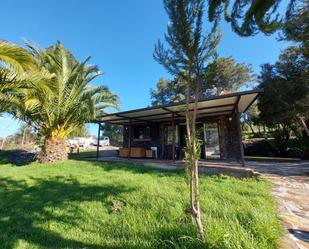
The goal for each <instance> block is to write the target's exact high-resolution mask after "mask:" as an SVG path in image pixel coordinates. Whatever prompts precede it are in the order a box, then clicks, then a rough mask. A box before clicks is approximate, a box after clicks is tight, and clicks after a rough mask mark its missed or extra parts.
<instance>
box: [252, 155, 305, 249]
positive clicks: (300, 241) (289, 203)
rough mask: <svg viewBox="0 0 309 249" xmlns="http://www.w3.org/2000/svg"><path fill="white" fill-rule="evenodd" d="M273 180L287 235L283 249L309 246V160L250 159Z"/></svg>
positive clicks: (258, 169) (254, 166)
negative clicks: (280, 161) (259, 160)
mask: <svg viewBox="0 0 309 249" xmlns="http://www.w3.org/2000/svg"><path fill="white" fill-rule="evenodd" d="M247 166H248V167H250V168H252V169H254V170H255V171H257V172H259V173H261V174H263V175H264V176H266V177H267V178H268V179H269V180H271V181H272V183H273V190H272V193H273V194H274V196H275V197H276V198H277V200H278V204H279V212H280V216H281V218H282V221H283V226H284V228H285V229H286V231H287V235H286V236H285V238H284V239H283V241H282V244H281V248H282V249H283V248H284V249H288V248H289V249H294V248H298V249H304V248H306V249H307V248H308V249H309V161H301V162H291V163H276V162H267V163H266V162H247Z"/></svg>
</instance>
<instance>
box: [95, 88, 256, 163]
mask: <svg viewBox="0 0 309 249" xmlns="http://www.w3.org/2000/svg"><path fill="white" fill-rule="evenodd" d="M260 92H261V91H260V90H251V91H243V92H237V93H229V94H224V95H220V96H215V97H209V98H206V99H202V100H200V101H199V102H198V113H197V124H196V125H197V127H196V128H197V130H198V136H199V138H200V140H201V141H202V149H201V158H203V159H223V160H236V161H240V162H243V161H244V151H243V144H242V134H241V128H240V114H241V113H243V112H245V111H246V110H247V109H248V108H249V107H250V105H251V104H252V103H253V102H254V101H255V100H256V98H257V97H258V95H259V93H260ZM193 105H194V103H191V104H190V105H189V108H191V109H193ZM185 110H186V104H185V103H173V104H168V105H160V106H152V107H147V108H142V109H136V110H130V111H124V112H118V113H112V114H107V115H104V116H102V117H101V118H100V119H99V120H96V122H97V123H98V124H99V127H102V124H103V123H110V124H118V125H123V126H124V129H123V130H124V132H123V136H124V139H123V140H124V142H123V148H120V149H119V156H122V157H152V158H158V159H169V160H176V159H182V158H183V157H184V148H185V143H186V142H185V137H186V126H185ZM100 130H101V129H100V128H99V134H98V137H100ZM98 144H99V143H98ZM149 152H150V153H149Z"/></svg>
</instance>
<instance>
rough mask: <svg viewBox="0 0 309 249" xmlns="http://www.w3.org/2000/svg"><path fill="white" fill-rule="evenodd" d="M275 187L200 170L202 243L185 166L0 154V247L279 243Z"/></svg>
mask: <svg viewBox="0 0 309 249" xmlns="http://www.w3.org/2000/svg"><path fill="white" fill-rule="evenodd" d="M0 156H1V155H0ZM2 156H3V155H2ZM270 189H271V185H270V183H269V182H267V181H266V180H263V179H261V178H256V179H242V180H240V179H235V178H232V177H223V176H217V177H207V176H201V206H202V210H203V220H204V224H205V227H206V232H207V236H208V239H207V243H205V244H203V243H201V242H200V241H199V240H197V239H195V238H196V230H195V225H194V222H193V221H192V219H191V218H190V216H188V214H187V213H186V211H185V210H186V209H187V207H188V206H187V203H188V191H187V185H186V183H185V180H184V176H183V173H182V172H164V171H160V170H154V169H149V168H145V167H143V166H139V165H133V164H124V163H111V162H108V163H107V162H95V161H93V162H88V161H76V160H69V161H66V162H62V163H54V164H49V165H40V164H37V163H31V164H29V165H26V166H15V165H12V164H9V163H7V161H5V160H1V161H0V248H2V249H11V248H18V249H32V248H89V249H99V248H107V249H109V248H218V249H219V248H220V249H224V248H259V249H260V248H263V249H267V248H277V243H278V240H279V239H280V234H281V227H280V224H279V223H280V222H279V219H278V216H277V213H276V208H275V201H274V199H273V197H272V196H271V195H270Z"/></svg>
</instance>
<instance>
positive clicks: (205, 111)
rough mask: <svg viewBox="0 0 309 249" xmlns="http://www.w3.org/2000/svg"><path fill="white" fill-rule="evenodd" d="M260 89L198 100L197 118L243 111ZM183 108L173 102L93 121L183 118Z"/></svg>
mask: <svg viewBox="0 0 309 249" xmlns="http://www.w3.org/2000/svg"><path fill="white" fill-rule="evenodd" d="M261 91H262V90H251V91H244V92H237V93H230V94H224V95H220V96H215V97H209V98H207V99H203V100H201V101H199V102H198V113H197V118H203V117H211V116H220V115H232V114H233V113H235V112H239V113H243V112H245V111H246V110H247V109H248V108H249V107H250V105H251V104H252V103H253V102H254V101H255V100H256V98H257V97H258V95H259V93H260V92H261ZM189 108H190V109H191V110H193V108H194V103H193V102H192V103H190V104H189ZM185 110H186V104H185V103H183V102H181V103H173V104H169V105H160V106H153V107H148V108H141V109H135V110H130V111H124V112H117V113H111V114H106V115H104V116H102V117H101V118H99V119H98V120H96V121H95V122H96V123H110V124H122V125H126V124H129V123H151V122H163V121H170V120H171V118H172V116H173V115H174V118H175V120H176V119H180V120H181V119H184V118H185Z"/></svg>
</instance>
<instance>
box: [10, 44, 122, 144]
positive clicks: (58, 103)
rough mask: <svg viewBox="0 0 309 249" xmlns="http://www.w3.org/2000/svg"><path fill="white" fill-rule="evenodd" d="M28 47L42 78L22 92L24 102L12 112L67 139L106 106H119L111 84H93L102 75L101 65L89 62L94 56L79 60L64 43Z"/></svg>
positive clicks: (41, 129)
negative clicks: (45, 46) (110, 87)
mask: <svg viewBox="0 0 309 249" xmlns="http://www.w3.org/2000/svg"><path fill="white" fill-rule="evenodd" d="M28 46H29V49H30V51H31V53H32V54H33V56H34V58H35V60H36V63H37V67H38V68H39V70H40V75H41V78H38V84H35V85H33V87H31V88H27V89H24V90H23V91H22V92H21V94H20V103H18V104H17V105H16V106H15V108H14V109H13V110H12V113H13V114H14V115H15V116H16V117H17V118H19V119H22V120H24V121H25V122H27V123H28V124H30V125H32V126H34V127H35V128H36V129H37V130H39V132H40V133H41V134H42V135H44V136H46V137H50V138H54V137H58V138H65V137H66V136H67V135H69V134H70V133H71V132H72V131H74V130H75V129H77V128H78V127H81V126H82V125H83V124H85V123H86V122H89V121H91V120H93V119H95V118H96V117H97V116H98V115H101V114H102V113H104V109H105V108H106V107H116V106H117V101H118V98H117V96H116V95H114V94H112V93H111V92H110V91H109V90H108V88H107V87H105V86H100V87H91V86H89V85H90V83H91V82H92V81H93V79H95V78H97V77H98V76H100V75H102V73H101V72H100V71H99V69H98V67H97V66H95V65H87V63H88V61H89V59H90V57H88V58H87V59H86V60H84V61H83V62H78V61H77V60H76V58H75V57H74V55H73V54H72V53H71V52H70V51H69V50H67V49H65V48H64V47H63V46H62V44H61V43H60V42H58V43H57V44H56V45H54V46H50V47H48V48H47V49H45V50H40V49H38V48H36V47H35V46H33V45H31V44H28Z"/></svg>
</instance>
